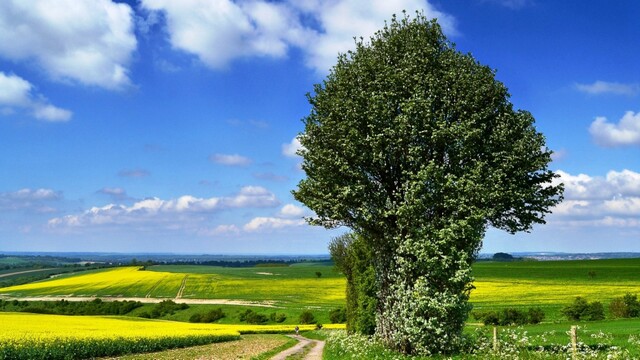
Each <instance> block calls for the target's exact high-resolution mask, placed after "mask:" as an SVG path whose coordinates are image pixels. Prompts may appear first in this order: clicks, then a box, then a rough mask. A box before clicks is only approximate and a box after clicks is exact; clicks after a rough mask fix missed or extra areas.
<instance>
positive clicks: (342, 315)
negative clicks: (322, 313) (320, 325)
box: [329, 308, 347, 324]
mask: <svg viewBox="0 0 640 360" xmlns="http://www.w3.org/2000/svg"><path fill="white" fill-rule="evenodd" d="M329 320H331V322H332V323H334V324H343V323H346V322H347V309H345V308H338V309H333V310H331V312H330V313H329Z"/></svg>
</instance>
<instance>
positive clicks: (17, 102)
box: [0, 71, 72, 122]
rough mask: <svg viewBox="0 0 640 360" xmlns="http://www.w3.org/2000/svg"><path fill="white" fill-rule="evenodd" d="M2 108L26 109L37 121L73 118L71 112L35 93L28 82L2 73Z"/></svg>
mask: <svg viewBox="0 0 640 360" xmlns="http://www.w3.org/2000/svg"><path fill="white" fill-rule="evenodd" d="M0 107H4V108H7V109H13V108H21V109H25V110H27V111H29V112H30V113H31V116H33V117H35V118H36V119H38V120H43V121H50V122H57V121H68V120H69V119H71V116H72V113H71V111H69V110H65V109H61V108H58V107H56V106H53V105H51V104H50V103H49V101H48V100H47V99H46V98H45V97H44V96H42V95H39V94H37V93H35V91H34V87H33V85H32V84H31V83H30V82H28V81H27V80H25V79H23V78H21V77H19V76H17V75H14V74H5V73H4V72H2V71H0ZM9 112H11V111H9Z"/></svg>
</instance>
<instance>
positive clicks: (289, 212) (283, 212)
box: [278, 204, 306, 218]
mask: <svg viewBox="0 0 640 360" xmlns="http://www.w3.org/2000/svg"><path fill="white" fill-rule="evenodd" d="M305 213H306V211H305V209H304V208H303V207H300V206H296V205H293V204H286V205H285V206H283V207H282V209H280V212H279V213H278V215H279V216H281V217H287V218H291V217H293V218H301V217H303V216H304V214H305Z"/></svg>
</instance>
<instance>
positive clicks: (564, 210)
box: [550, 170, 640, 227]
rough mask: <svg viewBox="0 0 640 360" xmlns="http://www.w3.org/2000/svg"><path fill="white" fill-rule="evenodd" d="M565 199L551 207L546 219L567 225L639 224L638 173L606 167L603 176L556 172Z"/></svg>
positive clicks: (639, 179)
mask: <svg viewBox="0 0 640 360" xmlns="http://www.w3.org/2000/svg"><path fill="white" fill-rule="evenodd" d="M557 173H558V174H559V175H560V177H559V178H558V179H556V180H555V181H556V182H561V183H563V184H564V186H565V193H564V196H565V200H564V201H563V202H562V203H560V204H559V205H558V206H556V207H555V208H554V209H553V215H552V217H551V218H550V219H552V220H551V221H550V222H555V223H558V224H564V225H568V226H625V227H627V226H630V225H633V224H640V173H637V172H635V171H632V170H622V171H609V172H608V173H607V174H606V176H603V177H599V176H590V175H586V174H578V175H571V174H569V173H566V172H564V171H558V172H557Z"/></svg>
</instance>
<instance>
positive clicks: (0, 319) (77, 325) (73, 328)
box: [0, 313, 344, 359]
mask: <svg viewBox="0 0 640 360" xmlns="http://www.w3.org/2000/svg"><path fill="white" fill-rule="evenodd" d="M314 327H315V325H303V326H300V328H301V330H312V329H313V328H314ZM329 327H330V328H338V329H340V328H342V329H343V328H344V325H333V326H329ZM293 330H294V329H293V326H292V325H225V324H192V323H185V322H173V321H164V320H146V319H135V318H124V317H104V316H63V315H42V314H25V313H0V358H4V359H33V358H43V359H44V358H46V359H57V358H60V359H64V358H92V357H99V356H111V355H118V354H127V353H136V352H147V351H157V350H163V349H169V348H174V347H184V346H193V345H202V344H206V343H211V342H218V341H227V340H234V339H238V337H239V336H240V333H252V334H253V333H287V332H288V333H291V332H293Z"/></svg>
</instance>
